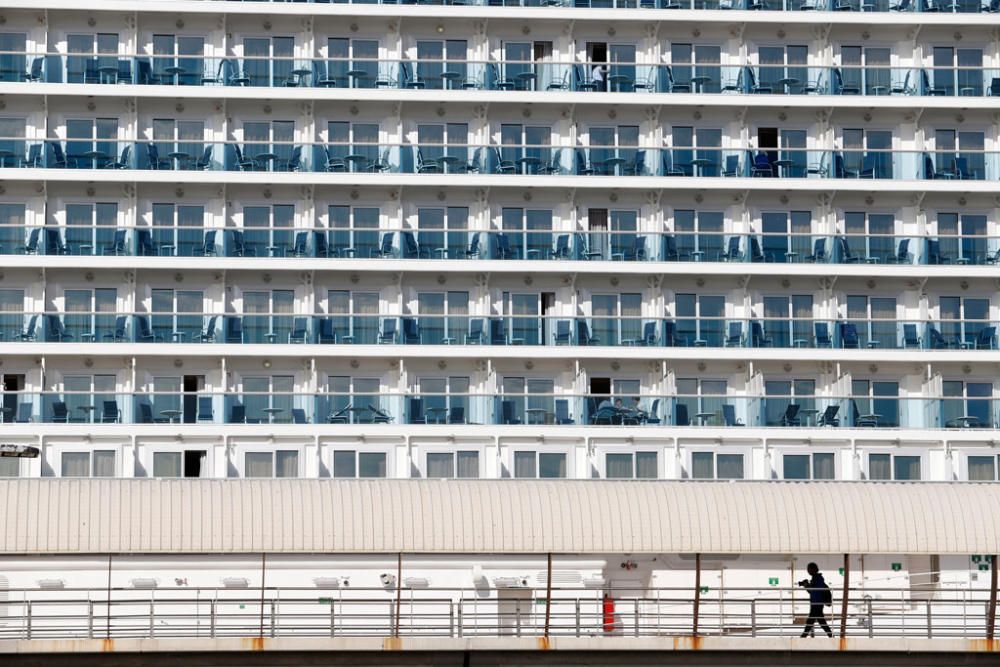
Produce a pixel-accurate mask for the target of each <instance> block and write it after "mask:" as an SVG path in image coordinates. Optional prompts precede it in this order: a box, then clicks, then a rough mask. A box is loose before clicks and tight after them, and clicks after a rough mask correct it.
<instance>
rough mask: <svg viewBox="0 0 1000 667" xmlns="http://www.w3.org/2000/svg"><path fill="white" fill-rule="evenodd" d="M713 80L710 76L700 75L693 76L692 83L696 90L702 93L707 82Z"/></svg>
mask: <svg viewBox="0 0 1000 667" xmlns="http://www.w3.org/2000/svg"><path fill="white" fill-rule="evenodd" d="M711 80H712V77H710V76H704V75H698V76H693V77H691V85H692V87H693V88H694V92H696V93H700V92H702V91H703V90H704V88H705V84H706V83H708V82H709V81H711Z"/></svg>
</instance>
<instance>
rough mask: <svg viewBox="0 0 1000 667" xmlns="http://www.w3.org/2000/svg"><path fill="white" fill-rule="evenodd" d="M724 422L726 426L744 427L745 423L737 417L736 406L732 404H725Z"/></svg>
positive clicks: (723, 407) (723, 411) (723, 409)
mask: <svg viewBox="0 0 1000 667" xmlns="http://www.w3.org/2000/svg"><path fill="white" fill-rule="evenodd" d="M722 420H723V422H724V423H725V425H726V426H743V421H742V420H741V419H738V418H737V417H736V406H735V405H733V404H731V403H723V405H722Z"/></svg>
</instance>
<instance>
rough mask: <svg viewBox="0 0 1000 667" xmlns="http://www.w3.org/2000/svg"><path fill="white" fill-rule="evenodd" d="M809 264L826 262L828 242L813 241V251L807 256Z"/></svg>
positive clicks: (821, 240)
mask: <svg viewBox="0 0 1000 667" xmlns="http://www.w3.org/2000/svg"><path fill="white" fill-rule="evenodd" d="M806 261H807V262H816V263H818V262H825V261H826V240H825V239H816V240H815V241H813V251H812V254H811V255H806Z"/></svg>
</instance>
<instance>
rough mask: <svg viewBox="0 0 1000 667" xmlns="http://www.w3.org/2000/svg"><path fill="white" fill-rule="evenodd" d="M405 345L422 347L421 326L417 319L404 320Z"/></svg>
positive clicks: (405, 318) (408, 318) (407, 318)
mask: <svg viewBox="0 0 1000 667" xmlns="http://www.w3.org/2000/svg"><path fill="white" fill-rule="evenodd" d="M403 344H404V345H420V324H419V323H418V322H417V320H416V318H413V317H404V318H403Z"/></svg>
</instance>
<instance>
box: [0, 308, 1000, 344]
mask: <svg viewBox="0 0 1000 667" xmlns="http://www.w3.org/2000/svg"><path fill="white" fill-rule="evenodd" d="M997 327H998V323H997V322H994V321H989V320H969V319H967V320H947V319H944V320H942V319H937V320H933V321H920V320H896V319H866V318H850V319H839V320H838V319H816V318H811V317H783V318H774V317H771V318H767V317H756V318H749V319H746V318H742V319H741V318H731V317H683V316H675V317H673V318H669V319H668V318H652V317H642V316H613V315H588V316H577V317H570V316H565V315H545V316H535V315H490V316H481V315H448V314H438V315H380V314H357V313H355V314H351V313H341V314H329V315H295V314H290V313H277V314H276V313H224V314H213V313H189V312H176V313H133V314H122V313H114V312H47V313H31V312H12V311H4V312H0V342H4V343H18V342H45V343H180V344H191V343H194V344H211V343H226V344H237V345H239V344H257V345H260V344H269V345H275V344H278V345H283V344H301V345H309V344H315V345H449V346H451V345H503V346H583V347H595V346H597V347H601V346H603V347H609V346H610V347H706V348H720V347H735V348H771V349H774V348H814V349H857V350H862V349H868V350H904V349H913V350H995V349H997Z"/></svg>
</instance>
